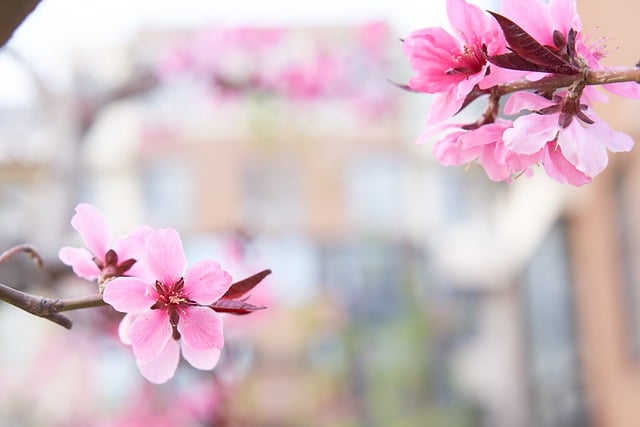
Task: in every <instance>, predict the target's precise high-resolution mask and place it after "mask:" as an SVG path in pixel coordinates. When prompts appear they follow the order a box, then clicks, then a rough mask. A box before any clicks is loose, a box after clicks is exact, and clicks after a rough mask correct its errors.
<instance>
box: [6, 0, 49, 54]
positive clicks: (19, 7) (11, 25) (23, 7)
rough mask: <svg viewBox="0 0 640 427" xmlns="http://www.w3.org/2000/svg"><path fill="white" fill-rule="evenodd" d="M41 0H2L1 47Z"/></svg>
mask: <svg viewBox="0 0 640 427" xmlns="http://www.w3.org/2000/svg"><path fill="white" fill-rule="evenodd" d="M38 3H40V0H3V1H0V47H1V46H4V45H5V44H6V43H7V41H8V40H9V39H10V38H11V36H12V35H13V32H14V31H15V29H16V28H18V27H19V26H20V24H22V21H24V20H25V18H26V17H27V16H28V15H29V14H30V13H31V12H33V10H34V9H35V8H36V6H37V5H38Z"/></svg>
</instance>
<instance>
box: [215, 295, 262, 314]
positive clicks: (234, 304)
mask: <svg viewBox="0 0 640 427" xmlns="http://www.w3.org/2000/svg"><path fill="white" fill-rule="evenodd" d="M209 307H210V308H211V309H213V310H214V311H217V312H218V313H231V314H237V315H244V314H249V313H251V312H254V311H256V310H262V309H265V308H267V307H263V306H258V305H253V304H249V303H247V302H244V301H239V300H235V299H220V300H218V301H216V302H214V303H213V304H211V305H210V306H209Z"/></svg>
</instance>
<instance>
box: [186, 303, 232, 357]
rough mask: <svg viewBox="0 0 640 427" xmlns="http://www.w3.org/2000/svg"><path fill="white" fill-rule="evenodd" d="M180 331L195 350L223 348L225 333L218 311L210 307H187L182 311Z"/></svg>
mask: <svg viewBox="0 0 640 427" xmlns="http://www.w3.org/2000/svg"><path fill="white" fill-rule="evenodd" d="M178 331H180V333H181V334H182V339H183V340H184V341H186V342H187V344H188V345H189V346H191V347H192V348H193V349H194V350H208V349H211V348H214V347H215V348H222V347H223V346H224V335H223V333H222V320H221V319H220V316H219V315H218V313H216V312H215V311H213V310H212V309H210V308H208V307H187V308H186V309H185V310H183V312H181V313H180V321H179V322H178Z"/></svg>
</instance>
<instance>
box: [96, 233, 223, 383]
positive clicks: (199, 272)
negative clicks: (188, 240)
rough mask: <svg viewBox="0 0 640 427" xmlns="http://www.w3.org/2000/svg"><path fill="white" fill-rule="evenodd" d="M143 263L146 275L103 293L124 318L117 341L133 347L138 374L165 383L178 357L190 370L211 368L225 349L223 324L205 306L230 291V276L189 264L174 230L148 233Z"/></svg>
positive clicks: (214, 266) (211, 264)
mask: <svg viewBox="0 0 640 427" xmlns="http://www.w3.org/2000/svg"><path fill="white" fill-rule="evenodd" d="M143 259H144V261H145V262H146V263H147V266H148V268H149V273H150V275H149V276H148V277H145V278H139V277H118V278H116V279H113V280H112V281H110V282H109V283H108V284H107V286H106V288H105V290H104V301H105V302H107V303H108V304H110V305H112V306H113V307H114V308H115V309H116V310H118V311H120V312H124V313H127V315H126V316H125V317H124V318H123V319H122V322H121V324H120V331H119V332H120V338H121V340H122V341H123V342H124V343H125V344H128V345H131V346H132V349H133V353H134V355H135V357H136V359H137V365H138V368H139V369H140V372H141V373H142V375H143V376H144V377H145V378H147V379H148V380H149V381H151V382H154V383H163V382H165V381H167V380H169V379H170V378H171V377H172V376H173V374H174V372H175V370H176V368H177V366H178V361H179V359H180V349H182V355H183V357H184V358H185V359H186V360H187V361H188V362H189V363H190V364H191V365H192V366H194V367H195V368H198V369H213V368H214V367H215V365H216V364H217V363H218V359H219V357H220V349H222V347H223V345H224V337H223V333H222V321H221V319H220V317H219V315H218V313H216V312H215V311H213V309H211V308H210V307H208V306H209V305H211V304H213V303H214V302H216V301H217V300H219V299H220V298H221V297H222V296H223V295H224V294H225V292H226V291H227V290H228V289H229V287H230V286H231V276H230V275H229V274H228V273H227V272H226V271H224V270H222V269H221V268H220V266H219V265H218V263H216V262H215V261H212V260H205V261H201V262H199V263H197V264H195V265H193V266H192V267H191V268H190V269H189V271H188V272H187V273H186V276H183V274H184V271H185V268H186V266H187V260H186V257H185V254H184V251H183V249H182V241H181V240H180V236H179V235H178V233H177V231H176V230H174V229H170V228H168V229H161V230H156V231H153V232H152V233H151V234H150V235H149V237H148V239H147V242H146V246H145V250H144V253H143Z"/></svg>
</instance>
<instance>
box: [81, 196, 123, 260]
mask: <svg viewBox="0 0 640 427" xmlns="http://www.w3.org/2000/svg"><path fill="white" fill-rule="evenodd" d="M71 225H72V226H73V228H75V229H76V230H78V233H80V237H82V241H83V242H84V245H85V246H86V247H87V248H89V250H90V251H91V252H93V253H94V254H95V255H96V256H97V257H98V258H100V260H102V261H104V255H105V254H106V253H107V251H108V250H109V249H110V246H111V240H112V239H113V233H112V232H111V227H110V226H109V223H108V222H107V219H106V218H105V217H104V215H103V214H102V212H100V211H99V210H98V208H96V207H95V206H93V205H90V204H88V203H80V204H79V205H78V206H76V214H75V215H74V216H73V218H71Z"/></svg>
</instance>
